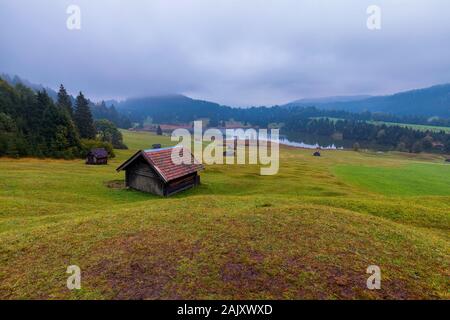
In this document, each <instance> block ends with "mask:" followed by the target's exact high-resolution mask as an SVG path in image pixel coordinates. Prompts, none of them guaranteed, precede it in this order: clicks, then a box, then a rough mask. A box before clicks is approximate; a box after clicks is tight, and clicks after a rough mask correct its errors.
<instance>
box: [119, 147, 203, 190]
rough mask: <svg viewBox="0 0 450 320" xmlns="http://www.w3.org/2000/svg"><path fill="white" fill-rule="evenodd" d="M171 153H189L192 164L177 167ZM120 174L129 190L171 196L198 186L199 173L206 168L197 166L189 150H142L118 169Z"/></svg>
mask: <svg viewBox="0 0 450 320" xmlns="http://www.w3.org/2000/svg"><path fill="white" fill-rule="evenodd" d="M174 149H176V150H174ZM172 152H178V153H179V154H181V153H184V152H188V153H189V157H190V158H191V160H192V161H191V163H190V164H174V163H173V161H172ZM121 170H124V171H125V184H126V186H127V187H128V188H132V189H136V190H140V191H144V192H148V193H153V194H156V195H159V196H170V195H172V194H175V193H177V192H180V191H183V190H186V189H189V188H192V187H195V186H197V185H199V184H200V176H199V175H198V172H199V171H200V170H203V165H201V164H200V163H198V161H197V160H196V159H195V158H194V156H193V155H192V154H191V152H190V151H189V150H187V149H184V148H181V147H172V148H163V149H149V150H140V151H138V152H136V153H135V154H134V155H133V156H132V157H131V158H130V159H128V160H127V161H125V162H124V163H123V164H122V165H121V166H120V167H118V168H117V172H119V171H121Z"/></svg>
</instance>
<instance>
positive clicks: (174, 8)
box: [0, 0, 450, 105]
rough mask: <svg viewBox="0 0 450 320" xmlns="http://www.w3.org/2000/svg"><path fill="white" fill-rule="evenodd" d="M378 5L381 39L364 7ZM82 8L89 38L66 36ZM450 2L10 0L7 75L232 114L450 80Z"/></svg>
mask: <svg viewBox="0 0 450 320" xmlns="http://www.w3.org/2000/svg"><path fill="white" fill-rule="evenodd" d="M374 2H377V4H378V5H379V6H380V7H381V8H382V30H380V31H369V30H368V29H367V28H366V19H367V14H366V8H367V7H368V6H369V5H371V4H373V3H374ZM70 4H76V5H79V6H80V8H81V14H82V29H81V30H80V31H69V30H67V29H66V19H67V14H66V8H67V7H68V6H69V5H70ZM449 12H450V3H449V2H448V1H439V0H431V1H422V0H408V1H406V0H396V1H390V0H378V1H373V0H370V1H366V0H342V1H334V0H323V1H317V0H315V1H313V0H311V1H300V0H277V1H274V0H273V1H264V0H246V1H237V0H231V1H230V0H213V1H211V0H183V1H182V0H178V1H177V0H171V1H164V0H158V1H156V0H148V1H142V0H131V1H119V0H112V1H106V0H97V1H88V0H83V1H80V0H78V1H77V0H70V1H66V0H61V1H55V0H35V1H33V2H31V1H28V0H27V1H25V0H2V1H1V2H0V29H1V30H2V32H1V33H0V44H1V50H0V71H2V72H8V73H14V74H19V75H20V76H23V77H25V78H28V79H29V80H30V81H33V82H39V83H43V84H46V85H49V86H52V87H57V86H58V84H59V83H60V82H62V83H64V84H65V85H66V87H68V89H69V90H72V92H75V91H77V90H83V91H85V93H86V94H87V95H88V96H89V97H92V98H96V99H101V98H125V97H130V96H143V95H155V94H165V93H184V94H188V95H191V96H194V97H197V98H203V99H210V100H214V101H217V102H220V103H223V104H230V105H263V104H264V105H271V104H277V103H284V102H288V101H290V100H294V99H298V98H302V97H317V96H327V95H330V96H334V95H346V94H383V93H391V92H395V91H399V90H405V89H410V88H414V87H422V86H427V85H432V84H436V83H442V82H449V81H450V79H449V75H450V42H449V41H448V36H449V35H450V20H449V19H448V13H449Z"/></svg>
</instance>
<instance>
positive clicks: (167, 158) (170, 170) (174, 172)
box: [143, 147, 203, 182]
mask: <svg viewBox="0 0 450 320" xmlns="http://www.w3.org/2000/svg"><path fill="white" fill-rule="evenodd" d="M174 150H175V151H178V152H181V151H182V152H188V153H189V154H190V156H191V159H192V162H191V164H174V163H173V162H172V152H173V151H174ZM143 155H144V156H145V157H146V158H147V160H148V161H149V162H150V163H151V164H152V165H153V167H154V168H155V170H156V171H158V173H159V174H160V175H161V176H162V178H163V179H164V180H165V181H166V182H168V181H171V180H174V179H177V178H180V177H183V176H185V175H188V174H191V173H194V172H196V171H199V170H202V169H203V165H202V164H200V163H199V162H198V161H197V160H196V159H195V158H194V156H193V155H192V153H191V152H190V151H189V150H188V149H184V148H181V147H175V148H164V149H152V150H145V151H143Z"/></svg>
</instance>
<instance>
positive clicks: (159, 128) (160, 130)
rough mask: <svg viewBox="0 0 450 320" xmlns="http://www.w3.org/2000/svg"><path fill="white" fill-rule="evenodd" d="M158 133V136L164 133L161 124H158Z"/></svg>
mask: <svg viewBox="0 0 450 320" xmlns="http://www.w3.org/2000/svg"><path fill="white" fill-rule="evenodd" d="M156 134H157V135H158V136H162V134H163V132H162V129H161V126H159V125H158V128H156Z"/></svg>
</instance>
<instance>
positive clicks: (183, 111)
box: [117, 95, 231, 123]
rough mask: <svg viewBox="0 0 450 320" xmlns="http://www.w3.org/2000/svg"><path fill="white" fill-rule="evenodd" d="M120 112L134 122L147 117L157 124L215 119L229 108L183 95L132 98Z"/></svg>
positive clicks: (120, 106) (126, 101)
mask: <svg viewBox="0 0 450 320" xmlns="http://www.w3.org/2000/svg"><path fill="white" fill-rule="evenodd" d="M117 108H118V110H120V111H121V112H123V113H125V114H127V115H128V116H129V117H130V118H131V119H132V120H134V121H142V120H144V119H146V118H147V117H150V118H152V119H153V120H154V121H156V122H169V123H170V122H188V121H190V120H191V119H192V118H194V119H195V118H214V116H215V114H217V113H218V112H223V111H224V110H226V109H231V108H229V107H224V106H221V105H219V104H217V103H214V102H209V101H203V100H196V99H191V98H189V97H186V96H183V95H165V96H153V97H142V98H132V99H127V100H125V101H123V102H120V103H119V104H118V105H117Z"/></svg>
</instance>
